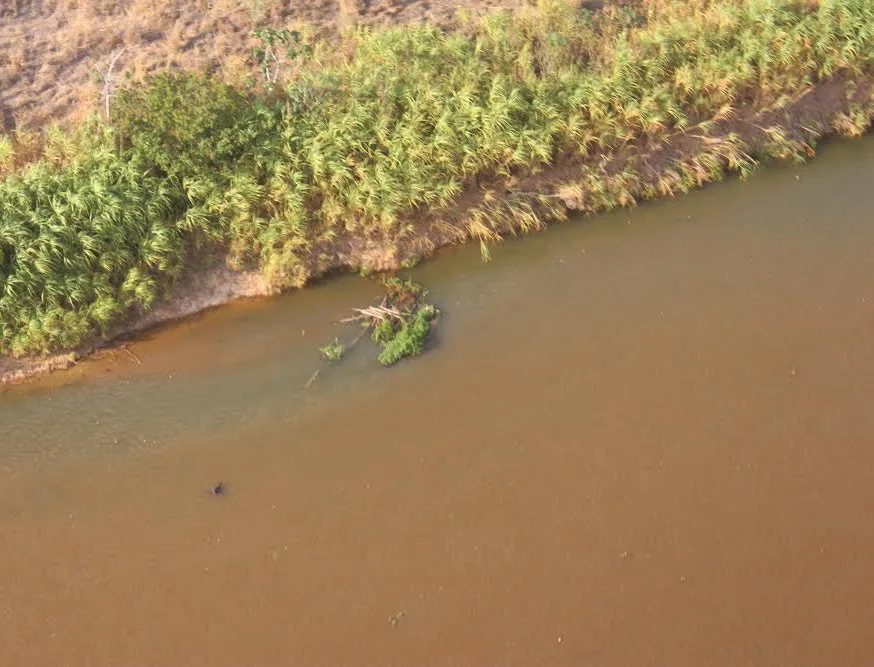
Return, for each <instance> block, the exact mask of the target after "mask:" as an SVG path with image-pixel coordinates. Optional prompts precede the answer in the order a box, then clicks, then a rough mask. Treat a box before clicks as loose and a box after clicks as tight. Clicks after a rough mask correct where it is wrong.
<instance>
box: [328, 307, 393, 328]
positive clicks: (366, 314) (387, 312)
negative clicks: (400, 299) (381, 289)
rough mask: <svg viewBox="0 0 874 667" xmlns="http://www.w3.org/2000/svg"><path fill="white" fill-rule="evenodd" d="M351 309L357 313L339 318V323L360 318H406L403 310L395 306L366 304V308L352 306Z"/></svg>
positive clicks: (359, 320) (346, 322) (380, 319)
mask: <svg viewBox="0 0 874 667" xmlns="http://www.w3.org/2000/svg"><path fill="white" fill-rule="evenodd" d="M352 310H353V311H354V312H356V313H358V314H357V315H354V316H353V317H347V318H345V319H342V320H340V323H341V324H350V323H353V322H361V321H362V320H370V321H371V322H373V321H379V322H382V321H383V320H391V319H393V320H397V321H398V322H404V321H405V320H406V316H405V315H404V313H403V312H401V311H400V310H398V309H397V308H390V307H388V306H384V305H379V306H368V307H367V308H353V309H352Z"/></svg>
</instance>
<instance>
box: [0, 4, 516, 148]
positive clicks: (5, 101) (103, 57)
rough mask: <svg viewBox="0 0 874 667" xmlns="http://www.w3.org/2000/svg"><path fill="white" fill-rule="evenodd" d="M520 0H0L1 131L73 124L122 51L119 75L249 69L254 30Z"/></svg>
mask: <svg viewBox="0 0 874 667" xmlns="http://www.w3.org/2000/svg"><path fill="white" fill-rule="evenodd" d="M522 1H523V0H4V1H3V2H0V131H5V132H10V131H12V130H16V129H29V128H35V127H39V126H42V125H45V124H47V123H51V122H62V123H64V122H68V121H71V120H77V119H80V118H82V117H83V116H85V115H87V114H89V113H90V112H92V111H93V110H94V109H95V108H96V106H97V103H98V100H99V89H98V85H97V83H96V81H95V75H96V71H95V68H99V69H101V70H105V68H106V66H107V64H108V63H109V61H110V59H111V58H112V56H113V55H114V54H115V53H117V52H118V51H119V50H120V49H122V48H124V49H125V51H124V53H123V54H122V55H121V57H120V58H119V60H118V63H117V65H116V68H115V72H116V74H119V75H121V76H132V77H134V78H139V77H142V76H143V75H145V74H147V73H148V72H152V71H156V70H161V69H165V68H168V67H169V68H173V67H182V68H189V69H198V68H205V67H208V68H212V69H216V70H218V71H221V72H222V73H223V75H224V76H225V78H227V79H228V80H229V81H231V82H237V83H238V82H240V80H241V79H243V80H244V79H245V77H247V76H248V75H249V71H250V69H249V67H250V63H249V54H250V53H251V48H252V45H253V43H252V42H251V40H250V38H249V33H250V32H251V31H252V29H253V28H256V27H259V26H271V27H275V28H279V27H286V26H289V25H294V24H299V23H305V24H310V25H312V26H314V27H315V28H316V29H317V30H320V31H322V32H329V31H332V30H336V29H338V28H342V27H344V26H350V25H355V24H377V23H387V22H396V23H403V22H417V21H427V22H430V23H436V24H438V25H447V24H449V23H451V22H452V21H453V20H454V19H455V17H456V15H457V12H458V10H459V9H464V10H466V11H469V12H472V13H476V12H481V11H483V10H487V9H491V8H495V7H512V6H515V5H518V4H520V3H521V2H522Z"/></svg>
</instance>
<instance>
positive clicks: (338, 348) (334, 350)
mask: <svg viewBox="0 0 874 667" xmlns="http://www.w3.org/2000/svg"><path fill="white" fill-rule="evenodd" d="M319 352H320V353H321V354H322V358H324V359H325V360H326V361H340V359H342V358H343V356H344V355H345V354H346V347H345V346H344V345H343V344H342V343H341V342H340V341H339V340H337V339H336V338H335V339H334V340H332V341H331V342H330V343H328V344H327V345H325V346H323V347H320V348H319Z"/></svg>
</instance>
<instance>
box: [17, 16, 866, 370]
mask: <svg viewBox="0 0 874 667" xmlns="http://www.w3.org/2000/svg"><path fill="white" fill-rule="evenodd" d="M693 4H694V3H693ZM871 13H872V10H871V9H870V8H868V7H866V6H862V5H861V4H859V3H853V2H846V1H839V0H833V1H831V2H823V3H821V4H820V6H819V7H818V8H816V9H810V8H801V7H798V6H796V5H794V4H789V3H777V4H775V5H773V6H770V7H768V8H761V7H756V6H753V5H752V4H749V3H728V2H726V3H710V5H709V6H708V8H707V10H706V11H704V10H703V9H702V7H699V8H697V9H696V8H694V7H689V6H688V3H679V2H675V1H673V0H668V1H662V2H658V3H651V4H646V5H641V6H639V7H638V8H637V10H634V9H633V8H631V9H629V8H627V7H626V8H608V9H607V10H605V11H603V12H600V13H598V14H597V15H595V14H592V13H589V12H580V11H578V10H577V9H575V8H573V7H571V6H570V5H566V4H554V3H545V4H543V5H541V7H540V8H539V9H538V10H530V11H527V12H517V13H514V14H510V13H500V14H496V15H494V16H492V17H491V18H489V19H486V20H483V21H481V22H478V23H476V24H473V25H471V26H468V27H467V28H466V30H467V32H458V33H444V32H441V31H439V30H436V29H431V28H427V27H419V28H404V29H393V30H387V31H377V32H374V33H359V34H358V35H357V37H356V38H355V39H354V40H353V42H352V43H350V45H349V46H350V49H352V51H351V52H348V53H337V49H336V47H334V48H333V49H332V50H331V51H330V52H328V51H327V50H326V48H327V47H326V45H325V44H321V43H314V44H299V43H297V42H295V46H296V47H299V51H300V58H301V63H300V64H299V71H297V72H296V73H295V75H294V77H293V78H292V79H290V81H289V82H288V84H287V86H286V87H285V89H284V91H282V92H277V90H276V89H275V88H274V89H272V90H270V91H263V92H262V94H261V95H260V96H254V97H252V96H246V95H243V94H241V93H239V92H237V91H235V90H234V89H231V88H228V87H226V86H224V85H223V84H219V83H218V82H216V81H214V80H209V79H195V78H193V77H164V78H159V79H157V80H155V81H153V82H152V84H150V87H148V88H146V89H134V90H130V91H127V92H126V93H124V94H123V95H122V96H121V97H120V98H119V101H118V103H117V105H116V109H117V110H116V112H115V116H114V118H113V122H112V123H110V124H109V126H108V127H107V126H105V125H101V126H100V128H99V130H90V131H89V132H84V133H80V134H79V135H77V136H76V137H73V138H72V139H71V144H72V148H68V149H67V150H68V152H69V153H71V154H72V156H70V155H68V154H64V155H62V157H61V158H60V159H56V160H55V163H53V164H51V165H43V166H42V167H40V168H38V169H36V170H33V171H31V172H28V173H27V174H26V175H24V176H23V177H21V178H19V177H12V178H7V180H6V182H4V183H3V184H0V185H2V188H3V190H5V191H6V193H5V194H6V195H7V196H6V198H5V199H4V198H3V197H2V195H3V194H4V193H3V191H2V190H0V207H2V206H3V202H4V201H5V202H6V204H7V207H9V205H10V203H12V204H16V205H19V204H20V202H22V201H24V200H25V199H27V198H24V197H22V196H21V193H20V191H21V190H22V189H23V190H24V191H25V192H30V193H31V195H33V196H31V197H30V198H29V199H27V201H28V202H29V203H28V204H26V205H24V206H20V209H21V210H19V211H13V213H19V214H20V217H21V218H22V219H26V220H31V221H32V220H33V219H35V218H37V217H40V216H42V218H43V220H44V222H43V223H40V224H39V225H37V227H36V228H33V227H32V223H28V224H30V225H31V228H30V229H29V230H27V229H25V231H24V232H22V233H21V234H19V236H17V237H14V238H13V237H12V235H9V234H8V233H7V239H9V238H13V241H12V242H10V241H7V244H8V245H7V250H8V249H11V250H12V252H7V256H9V255H11V256H13V257H14V262H9V261H8V260H7V264H6V271H7V272H8V273H7V279H6V280H7V285H8V284H9V283H10V282H12V279H13V278H14V277H19V278H21V284H22V286H23V289H22V290H21V292H22V294H21V295H18V294H17V293H15V292H14V291H13V294H14V295H15V296H16V297H17V298H18V301H17V302H16V303H10V302H9V300H8V299H6V301H5V302H4V300H3V298H0V313H2V314H3V318H4V323H5V325H6V326H5V327H4V332H3V333H4V335H3V340H2V341H0V347H3V349H4V350H5V351H6V352H7V354H9V353H10V352H11V353H13V354H18V355H24V356H26V355H27V354H28V353H30V352H32V351H34V350H36V349H52V348H55V349H56V348H58V347H61V348H63V347H66V346H65V345H64V341H70V340H74V341H79V342H80V343H83V345H84V346H83V345H79V346H77V347H79V348H80V349H83V350H87V349H93V342H92V343H89V342H88V341H89V340H92V341H93V340H94V339H95V333H96V334H97V336H96V339H98V340H106V339H108V338H111V337H112V336H114V335H117V334H118V333H119V332H123V331H128V330H130V327H131V324H130V323H131V322H133V323H134V325H133V326H136V325H137V323H139V322H141V321H142V320H143V317H144V316H145V317H151V321H152V322H153V323H154V322H157V321H158V319H156V316H155V315H154V314H152V315H151V316H150V315H149V313H155V312H159V313H160V312H164V313H167V315H168V317H172V316H174V315H173V314H174V313H177V314H178V313H182V312H192V310H196V309H197V308H194V309H191V308H188V307H187V306H185V305H184V304H190V303H194V304H197V303H208V304H209V305H215V303H218V302H220V301H221V300H222V299H225V300H226V299H229V298H233V297H234V296H236V293H235V291H234V290H233V289H224V288H222V287H219V288H218V292H216V291H215V289H214V288H211V290H212V291H210V290H209V289H207V290H205V291H203V290H201V291H198V290H197V289H192V288H191V287H190V286H189V287H186V282H185V278H184V276H185V275H186V274H190V273H191V272H190V271H188V272H186V269H185V267H186V265H187V264H189V263H190V261H191V258H192V257H196V256H197V255H198V254H201V255H203V253H210V254H214V255H215V254H218V255H223V254H225V253H227V254H228V257H229V260H230V264H231V265H232V266H234V267H235V268H248V269H249V270H250V271H257V274H258V275H260V276H261V281H262V282H261V284H260V287H259V289H260V290H262V291H265V292H266V291H270V290H281V289H288V288H293V287H300V286H302V285H304V284H305V283H306V282H307V281H308V280H311V279H312V278H315V277H318V276H320V275H324V274H325V273H328V272H331V271H336V270H353V271H368V272H369V271H381V270H392V269H396V268H399V267H402V266H404V265H408V264H409V263H412V262H414V261H417V260H418V259H420V258H422V257H425V256H428V255H430V254H432V253H433V252H434V251H436V250H437V249H438V248H441V247H445V246H447V245H451V244H458V243H462V242H465V241H468V240H476V241H479V242H480V244H481V247H482V250H483V254H484V255H485V256H487V255H488V246H489V244H491V243H495V242H498V241H499V240H500V238H501V237H503V236H506V235H508V234H517V233H524V232H529V231H533V230H535V229H540V228H542V227H544V226H545V225H546V224H548V223H549V222H552V221H555V220H562V219H564V218H565V217H566V216H567V214H568V212H570V211H581V212H584V213H595V212H598V211H603V210H609V209H611V208H614V207H617V206H629V205H634V204H635V203H636V202H638V201H642V200H645V199H652V198H657V197H666V196H674V195H676V194H678V193H681V192H685V191H688V190H689V189H692V188H695V187H700V186H702V185H704V184H706V183H708V182H711V181H714V180H717V179H719V178H722V177H723V176H724V175H725V174H727V173H729V172H739V173H741V174H742V175H747V174H749V173H750V172H751V171H752V170H753V169H754V168H755V166H756V165H757V163H758V162H759V161H761V160H763V159H771V158H782V159H807V158H808V157H810V156H812V155H813V152H814V146H815V142H816V141H817V140H818V139H820V138H822V137H824V136H827V135H829V134H833V133H840V134H845V135H851V136H852V135H858V134H861V133H863V132H864V131H865V130H866V129H867V128H868V126H869V125H870V121H871V117H872V115H874V112H872V109H874V105H872V85H871V84H872V77H871V74H870V65H871V60H872V54H874V29H872V28H871V25H872V21H871V20H870V19H871V18H872V17H871V16H870V14H871ZM765 14H767V16H766V15H765ZM690 44H693V45H694V46H689V45H690ZM304 47H306V48H304ZM267 101H269V103H268V102H267ZM180 123H182V125H183V126H182V127H181V128H180ZM107 142H109V145H111V146H116V145H117V143H118V142H120V143H121V145H122V149H121V150H118V149H112V150H111V151H107V150H105V147H106V145H107ZM83 152H84V153H85V157H84V158H83V157H81V154H82V153H83ZM143 170H145V171H143ZM142 173H146V174H147V175H148V178H143V177H142V176H140V174H142ZM95 174H97V176H95ZM100 174H105V177H104V176H100ZM95 178H96V179H97V180H98V181H100V182H99V183H97V184H96V187H95ZM101 179H103V180H101ZM149 179H151V180H149ZM107 183H109V184H113V185H117V184H118V183H123V184H124V186H123V187H122V188H121V191H120V192H118V193H117V194H118V195H119V197H118V198H117V199H115V200H114V204H115V205H116V206H119V208H120V209H122V208H123V209H124V210H125V211H127V210H133V211H134V213H133V214H132V215H129V216H128V217H127V218H125V219H122V220H120V223H119V221H115V222H114V223H113V228H115V227H117V226H119V224H120V226H121V227H123V228H124V232H125V234H124V235H123V238H122V239H121V241H120V242H119V243H117V244H116V245H115V246H113V245H112V243H113V239H112V235H113V234H115V232H114V231H112V230H108V229H107V225H106V224H104V225H103V226H100V227H99V228H98V229H96V232H95V229H94V225H90V226H89V225H86V226H85V227H86V228H84V229H83V228H81V227H80V228H79V229H78V232H79V233H78V237H77V238H72V239H71V238H69V234H67V233H66V232H64V230H63V228H62V226H59V225H58V224H57V221H58V220H59V219H60V220H69V219H70V217H71V216H72V217H73V218H80V217H82V212H88V211H91V213H90V215H91V216H92V218H91V219H92V220H93V219H94V217H95V214H99V213H100V212H101V211H102V210H103V209H105V208H106V205H105V202H102V201H101V196H102V194H101V193H102V192H104V190H103V189H105V188H106V185H107ZM10 184H11V185H10ZM15 187H17V188H18V189H19V192H18V194H16V196H15V198H13V197H12V196H11V195H10V191H11V190H12V189H13V188H15ZM102 188H103V189H102ZM46 189H48V190H49V191H48V192H46ZM77 189H78V192H79V195H80V198H79V199H75V197H70V192H71V190H73V191H75V190H77ZM156 192H157V195H156V194H155V193H156ZM34 193H36V194H35V195H34ZM52 194H54V195H55V198H54V199H52ZM41 197H42V199H41ZM59 199H60V200H61V201H63V202H64V203H66V204H71V205H72V208H70V209H68V210H66V211H60V212H59V211H58V208H59V207H58V203H59V201H58V200H59ZM77 207H78V208H77ZM77 211H78V212H77ZM65 215H66V217H65ZM120 215H123V214H121V213H120ZM27 216H30V217H27ZM144 219H145V222H146V224H143V220H144ZM73 224H74V225H77V224H79V222H78V221H74V223H73ZM89 224H90V223H89ZM27 226H28V225H27V224H24V223H23V227H27ZM9 227H10V225H7V232H8V229H9ZM131 230H133V231H132V232H131ZM28 231H29V232H30V235H29V237H28V233H27V232H28ZM47 231H48V232H49V234H46V232H47ZM127 232H131V233H127ZM51 234H56V235H57V236H58V237H59V238H58V239H56V241H57V243H56V244H52V242H51V241H47V240H46V238H45V237H46V236H50V235H51ZM95 237H96V238H95ZM22 238H23V239H24V240H25V242H26V243H22V241H21V239H22ZM0 243H2V240H0ZM16 243H17V244H19V247H18V248H16V245H15V244H16ZM63 243H66V244H67V245H68V250H65V251H62V250H60V249H61V248H62V247H63V245H62V244H63ZM101 244H102V246H101ZM24 245H27V247H28V249H29V250H30V252H24V253H22V252H16V250H19V249H20V247H22V246H24ZM76 246H79V247H78V249H77V248H76ZM99 246H100V247H101V248H106V247H109V248H111V249H115V250H117V253H116V255H110V257H109V259H110V260H112V261H104V259H105V254H104V253H101V252H97V251H96V250H95V248H97V247H99ZM71 253H72V254H75V253H81V254H82V255H83V260H82V261H81V262H79V264H78V265H77V266H74V267H72V268H70V267H67V268H66V269H61V268H60V267H59V266H58V264H59V259H60V258H63V257H64V256H67V255H69V254H71ZM23 260H24V261H23ZM40 260H42V265H40V264H39V261H40ZM63 261H64V262H65V263H66V260H63ZM28 263H30V264H31V266H28V265H27V264H28ZM10 269H11V270H10ZM95 270H96V272H97V277H98V279H97V280H95V279H93V278H92V276H93V274H94V272H95ZM16 272H17V275H16ZM53 273H61V274H66V275H67V278H68V279H66V280H63V281H62V280H57V279H56V276H54V275H53ZM86 275H87V280H86V279H85V278H84V276H86ZM180 277H181V278H180ZM53 290H54V291H53ZM7 292H8V290H7ZM217 293H218V294H222V293H224V295H225V296H224V297H221V296H219V297H216V294H217ZM47 302H48V305H47ZM159 303H163V304H165V306H164V310H163V311H162V310H153V309H154V308H155V307H156V305H157V304H159ZM10 322H11V323H13V324H12V325H10ZM44 363H45V362H44V360H42V359H24V360H22V359H18V360H16V361H14V362H8V361H7V362H6V366H7V367H10V365H11V366H12V367H14V368H15V370H13V371H8V372H7V371H6V370H3V371H2V373H3V374H2V375H0V377H2V378H3V380H4V381H7V378H10V379H11V378H12V377H22V375H26V374H27V372H28V370H27V369H37V368H39V367H40V365H42V364H44ZM64 363H66V362H64ZM0 368H2V367H0ZM10 373H11V374H10Z"/></svg>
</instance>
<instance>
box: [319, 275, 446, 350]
mask: <svg viewBox="0 0 874 667" xmlns="http://www.w3.org/2000/svg"><path fill="white" fill-rule="evenodd" d="M383 284H384V285H385V287H386V295H385V296H384V297H383V298H382V299H381V300H380V302H379V303H378V304H375V305H373V306H367V307H365V308H355V309H353V310H354V312H355V315H353V316H351V317H347V318H345V319H343V320H341V323H343V324H360V325H361V326H363V327H364V331H365V333H368V332H369V333H370V337H371V340H373V342H374V343H375V344H376V345H378V346H379V347H380V353H379V357H378V358H379V363H381V364H382V365H383V366H391V365H393V364H396V363H397V362H398V361H400V360H401V359H405V358H406V357H412V356H416V355H419V354H421V353H422V352H423V351H424V349H425V344H426V343H427V341H428V338H429V336H430V335H431V331H432V330H433V329H434V327H435V326H436V324H437V317H438V315H439V314H440V311H438V310H437V308H436V307H435V306H433V305H432V304H430V303H426V302H425V300H424V299H425V297H426V296H427V294H428V292H427V290H426V289H425V288H424V287H423V286H422V285H420V284H418V283H415V282H413V281H412V280H403V279H400V278H386V279H385V280H384V281H383ZM360 339H361V336H358V337H356V338H355V340H354V341H353V342H352V344H351V345H350V347H352V346H354V345H355V344H357V343H358V341H359V340H360ZM338 348H339V350H338ZM320 349H321V350H322V356H324V357H325V358H326V359H329V360H339V359H341V358H342V356H343V354H344V352H345V349H346V348H343V347H342V346H340V344H339V342H338V341H337V339H334V343H333V344H329V345H328V346H326V347H324V348H320ZM326 349H328V350H330V353H329V354H326V352H325V350H326Z"/></svg>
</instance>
